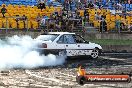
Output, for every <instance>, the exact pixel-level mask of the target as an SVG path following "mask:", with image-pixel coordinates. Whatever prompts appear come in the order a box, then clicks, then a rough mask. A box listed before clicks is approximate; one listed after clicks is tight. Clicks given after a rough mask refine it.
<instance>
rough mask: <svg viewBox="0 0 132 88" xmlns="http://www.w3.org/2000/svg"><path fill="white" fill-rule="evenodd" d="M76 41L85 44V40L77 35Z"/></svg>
mask: <svg viewBox="0 0 132 88" xmlns="http://www.w3.org/2000/svg"><path fill="white" fill-rule="evenodd" d="M74 37H75V41H76V43H84V42H85V40H84V39H83V38H81V37H80V36H79V35H75V36H74Z"/></svg>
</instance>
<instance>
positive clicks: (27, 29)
mask: <svg viewBox="0 0 132 88" xmlns="http://www.w3.org/2000/svg"><path fill="white" fill-rule="evenodd" d="M26 23H27V27H26V28H27V32H28V18H27V19H26Z"/></svg>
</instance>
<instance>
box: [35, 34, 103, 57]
mask: <svg viewBox="0 0 132 88" xmlns="http://www.w3.org/2000/svg"><path fill="white" fill-rule="evenodd" d="M36 40H38V41H40V42H41V44H40V45H39V50H40V51H41V53H43V54H45V55H47V54H55V55H59V56H64V55H66V56H67V57H76V56H91V57H92V58H98V56H99V54H100V52H101V50H102V47H101V46H100V45H98V44H95V43H91V42H88V41H85V40H84V38H83V37H81V36H80V35H77V34H75V33H69V32H49V33H44V34H41V35H40V36H38V37H37V38H36Z"/></svg>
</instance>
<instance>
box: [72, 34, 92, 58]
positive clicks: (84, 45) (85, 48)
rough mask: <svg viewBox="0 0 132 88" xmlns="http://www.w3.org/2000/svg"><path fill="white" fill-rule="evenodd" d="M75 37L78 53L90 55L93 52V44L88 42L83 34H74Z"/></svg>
mask: <svg viewBox="0 0 132 88" xmlns="http://www.w3.org/2000/svg"><path fill="white" fill-rule="evenodd" d="M74 38H75V40H76V45H77V47H78V52H79V53H78V54H79V55H80V56H81V55H90V54H91V52H92V49H93V48H94V47H93V46H91V45H90V44H89V43H88V42H86V41H85V40H84V39H83V38H82V37H81V36H79V35H74Z"/></svg>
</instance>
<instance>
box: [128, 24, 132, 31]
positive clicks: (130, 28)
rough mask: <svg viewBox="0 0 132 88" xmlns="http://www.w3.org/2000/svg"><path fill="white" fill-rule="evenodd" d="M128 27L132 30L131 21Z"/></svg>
mask: <svg viewBox="0 0 132 88" xmlns="http://www.w3.org/2000/svg"><path fill="white" fill-rule="evenodd" d="M128 29H129V30H130V32H132V23H130V25H129V26H128Z"/></svg>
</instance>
